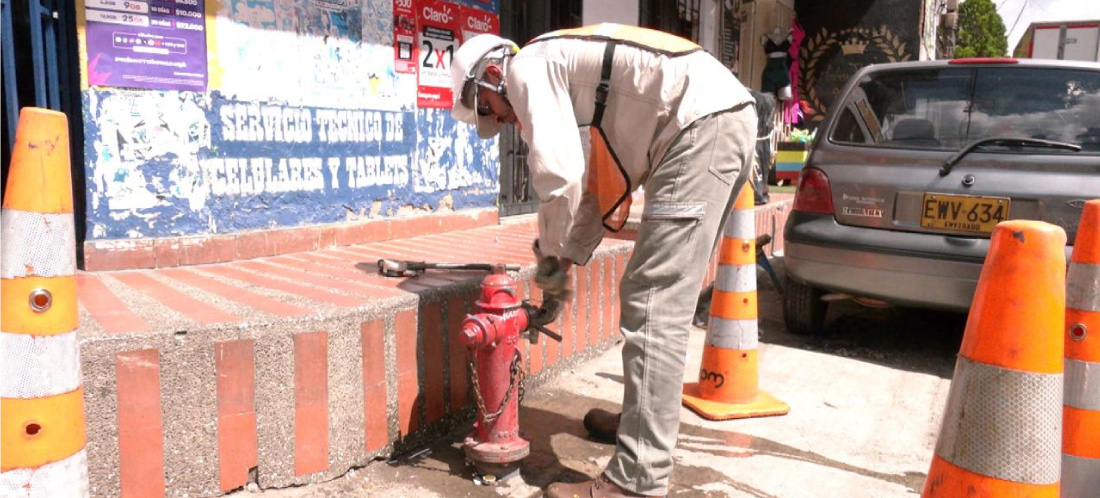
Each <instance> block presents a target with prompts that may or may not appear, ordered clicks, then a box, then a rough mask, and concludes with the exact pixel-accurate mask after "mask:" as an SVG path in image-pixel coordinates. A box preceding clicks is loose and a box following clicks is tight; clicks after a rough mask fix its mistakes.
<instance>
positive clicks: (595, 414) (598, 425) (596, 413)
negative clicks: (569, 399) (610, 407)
mask: <svg viewBox="0 0 1100 498" xmlns="http://www.w3.org/2000/svg"><path fill="white" fill-rule="evenodd" d="M620 417H622V415H621V414H619V413H611V412H609V411H607V410H601V409H599V408H593V409H591V410H588V413H586V414H585V415H584V428H585V429H587V430H588V435H589V437H591V438H592V440H594V441H598V442H601V443H607V444H615V442H616V434H618V432H619V418H620Z"/></svg>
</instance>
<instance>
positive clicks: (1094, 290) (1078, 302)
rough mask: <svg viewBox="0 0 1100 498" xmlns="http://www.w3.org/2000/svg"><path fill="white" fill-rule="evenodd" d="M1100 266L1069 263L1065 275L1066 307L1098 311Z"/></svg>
mask: <svg viewBox="0 0 1100 498" xmlns="http://www.w3.org/2000/svg"><path fill="white" fill-rule="evenodd" d="M1098 289H1100V265H1096V264H1090V263H1074V262H1070V264H1069V272H1068V273H1066V307H1067V308H1073V309H1075V310H1080V311H1100V290H1098Z"/></svg>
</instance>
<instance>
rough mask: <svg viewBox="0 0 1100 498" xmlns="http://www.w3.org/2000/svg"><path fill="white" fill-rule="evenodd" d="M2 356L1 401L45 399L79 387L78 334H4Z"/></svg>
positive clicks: (0, 350)
mask: <svg viewBox="0 0 1100 498" xmlns="http://www.w3.org/2000/svg"><path fill="white" fill-rule="evenodd" d="M0 326H2V325H0ZM0 356H2V357H3V358H4V361H3V362H0V397H3V398H20V399H30V398H44V397H47V396H54V395H58V394H64V393H67V392H72V391H74V390H76V389H77V388H78V387H80V383H81V380H80V338H79V336H78V333H77V331H75V330H74V331H72V332H68V333H64V334H57V335H46V336H35V335H28V334H11V333H7V332H2V333H0Z"/></svg>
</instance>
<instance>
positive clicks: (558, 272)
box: [531, 239, 572, 301]
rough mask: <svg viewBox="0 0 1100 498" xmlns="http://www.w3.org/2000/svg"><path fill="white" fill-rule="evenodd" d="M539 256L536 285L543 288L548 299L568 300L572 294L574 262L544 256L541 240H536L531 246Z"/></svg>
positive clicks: (543, 292)
mask: <svg viewBox="0 0 1100 498" xmlns="http://www.w3.org/2000/svg"><path fill="white" fill-rule="evenodd" d="M531 249H532V250H533V251H534V252H535V256H536V257H537V258H538V266H537V267H536V268H535V285H536V286H538V288H539V289H542V294H543V296H545V298H546V299H547V300H549V299H556V300H559V301H565V300H568V299H569V298H570V297H571V296H572V292H571V291H570V290H569V266H571V265H572V262H570V261H568V260H563V259H561V258H558V257H554V256H543V255H542V251H541V250H539V241H538V239H536V240H535V244H534V246H532V248H531Z"/></svg>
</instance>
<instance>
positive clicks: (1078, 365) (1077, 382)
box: [1065, 358, 1100, 489]
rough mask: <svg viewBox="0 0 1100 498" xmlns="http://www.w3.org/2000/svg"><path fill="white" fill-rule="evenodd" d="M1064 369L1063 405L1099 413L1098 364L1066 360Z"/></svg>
mask: <svg viewBox="0 0 1100 498" xmlns="http://www.w3.org/2000/svg"><path fill="white" fill-rule="evenodd" d="M1065 368H1066V393H1065V405H1066V406H1071V407H1073V408H1077V409H1078V410H1092V411H1100V363H1092V362H1088V361H1081V360H1074V359H1072V358H1066V363H1065ZM1096 437H1100V434H1097V435H1096ZM1097 489H1100V488H1097Z"/></svg>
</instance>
